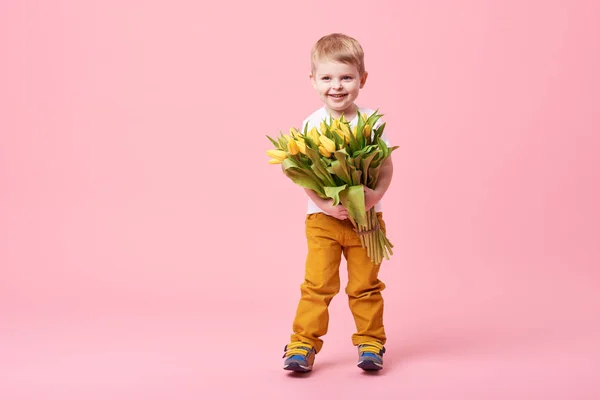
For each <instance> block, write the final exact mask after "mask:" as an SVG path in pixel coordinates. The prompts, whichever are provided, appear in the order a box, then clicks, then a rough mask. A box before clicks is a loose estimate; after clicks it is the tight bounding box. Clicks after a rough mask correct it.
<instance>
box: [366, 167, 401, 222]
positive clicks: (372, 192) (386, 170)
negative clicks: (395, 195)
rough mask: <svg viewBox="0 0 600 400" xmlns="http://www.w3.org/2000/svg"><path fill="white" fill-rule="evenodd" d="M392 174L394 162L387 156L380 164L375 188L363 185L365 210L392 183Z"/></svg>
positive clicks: (369, 207) (379, 198) (372, 204)
mask: <svg viewBox="0 0 600 400" xmlns="http://www.w3.org/2000/svg"><path fill="white" fill-rule="evenodd" d="M393 175H394V164H393V163H392V157H388V158H386V159H385V161H384V162H383V164H381V169H380V170H379V178H377V186H376V187H375V189H369V188H368V187H366V186H365V209H366V210H367V211H368V210H370V209H371V208H372V207H373V206H375V204H377V203H378V202H379V201H380V200H381V199H382V198H383V195H384V194H385V192H387V190H388V188H389V187H390V184H391V183H392V176H393Z"/></svg>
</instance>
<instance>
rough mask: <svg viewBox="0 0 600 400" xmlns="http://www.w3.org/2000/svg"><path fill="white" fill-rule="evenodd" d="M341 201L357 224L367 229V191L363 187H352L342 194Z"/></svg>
mask: <svg viewBox="0 0 600 400" xmlns="http://www.w3.org/2000/svg"><path fill="white" fill-rule="evenodd" d="M340 200H341V202H342V205H343V206H344V207H345V208H346V210H348V214H349V215H350V217H351V218H352V219H353V220H354V221H355V222H356V224H357V225H358V226H360V227H363V228H364V227H366V226H367V211H366V210H365V191H364V188H363V186H362V185H356V186H350V187H349V188H348V189H347V190H344V191H343V192H341V193H340Z"/></svg>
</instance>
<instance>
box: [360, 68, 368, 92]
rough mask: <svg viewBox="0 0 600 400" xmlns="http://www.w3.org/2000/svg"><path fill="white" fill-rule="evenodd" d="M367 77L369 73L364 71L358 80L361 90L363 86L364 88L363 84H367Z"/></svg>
mask: <svg viewBox="0 0 600 400" xmlns="http://www.w3.org/2000/svg"><path fill="white" fill-rule="evenodd" d="M367 76H369V73H368V72H367V71H365V73H364V74H363V76H361V78H360V88H361V89H362V88H363V86H365V83H367Z"/></svg>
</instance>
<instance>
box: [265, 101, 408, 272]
mask: <svg viewBox="0 0 600 400" xmlns="http://www.w3.org/2000/svg"><path fill="white" fill-rule="evenodd" d="M382 116H383V115H381V114H378V112H377V111H375V112H374V113H373V114H371V115H369V116H367V115H366V114H361V113H360V112H358V123H357V124H356V126H355V127H354V128H351V127H350V123H349V122H348V121H346V119H345V118H344V116H343V115H342V116H341V117H340V118H337V119H332V120H331V122H330V123H327V121H326V120H324V121H323V122H321V124H320V127H319V129H317V128H312V129H310V130H308V124H306V125H305V126H304V131H303V132H302V133H301V132H299V131H298V130H297V129H296V128H290V134H289V135H283V134H281V133H280V136H279V137H278V138H277V140H275V139H273V138H271V137H269V136H267V138H268V139H269V140H270V141H271V143H272V144H273V146H275V149H271V150H268V151H267V155H268V156H270V157H271V159H270V160H269V163H270V164H281V166H282V170H283V173H284V174H285V175H286V176H287V177H288V178H290V179H291V180H292V181H293V182H294V183H295V184H297V185H300V186H302V187H304V188H308V189H312V190H313V191H315V192H316V193H317V194H318V195H319V196H320V197H322V198H328V199H331V200H333V205H338V204H340V203H341V204H342V205H343V206H344V207H345V208H346V209H347V210H348V215H349V219H350V221H351V222H352V224H353V226H354V229H355V231H356V232H357V234H358V235H359V237H360V241H361V245H362V246H363V247H364V248H366V249H367V254H368V256H369V258H370V259H371V260H372V261H373V262H374V263H375V264H379V263H381V261H382V260H383V258H384V257H385V258H386V259H388V260H389V256H390V255H392V254H393V252H392V248H393V247H394V246H393V245H392V243H391V242H390V241H389V240H388V238H387V237H386V236H385V234H384V233H383V231H382V230H381V229H380V226H379V222H378V219H377V214H376V212H375V207H372V208H371V209H370V210H366V209H365V197H364V188H363V186H366V187H368V188H371V189H374V188H375V186H376V185H377V179H378V177H379V170H380V167H381V164H382V163H383V162H384V161H385V160H386V159H387V158H388V157H389V156H390V154H391V153H392V151H394V150H395V149H397V148H398V146H394V147H388V146H387V145H386V143H385V142H384V141H383V140H382V139H381V135H382V134H383V131H384V129H385V123H383V124H381V125H379V126H378V127H376V123H377V121H378V120H379V119H380V118H381V117H382Z"/></svg>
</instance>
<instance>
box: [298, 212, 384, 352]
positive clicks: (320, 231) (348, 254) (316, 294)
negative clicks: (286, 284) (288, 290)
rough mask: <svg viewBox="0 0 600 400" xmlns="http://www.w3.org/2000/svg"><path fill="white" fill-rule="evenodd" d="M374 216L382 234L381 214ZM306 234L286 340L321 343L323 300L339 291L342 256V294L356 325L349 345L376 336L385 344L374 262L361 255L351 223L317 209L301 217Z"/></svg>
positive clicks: (317, 346)
mask: <svg viewBox="0 0 600 400" xmlns="http://www.w3.org/2000/svg"><path fill="white" fill-rule="evenodd" d="M377 217H378V219H379V224H380V226H381V229H382V230H383V232H385V223H384V221H383V218H382V214H381V213H377ZM306 238H307V242H308V256H307V258H306V273H305V278H304V283H302V285H301V286H300V292H301V298H300V302H299V304H298V310H297V312H296V317H295V319H294V323H293V331H294V333H293V334H292V336H291V341H292V342H296V341H299V342H305V343H309V344H311V345H312V346H313V347H314V348H315V349H316V351H317V353H318V352H319V351H320V350H321V348H322V347H323V341H322V340H321V339H320V337H321V336H323V335H325V334H326V333H327V327H328V324H329V312H328V307H329V303H330V302H331V299H332V298H333V297H334V296H335V295H336V294H337V293H338V292H339V291H340V275H339V267H340V262H341V260H342V254H343V255H344V258H345V259H346V263H347V265H348V285H347V286H346V294H347V295H348V302H349V305H350V310H351V311H352V315H353V316H354V321H355V323H356V333H355V334H353V335H352V343H353V344H354V345H359V344H361V343H364V342H368V341H373V340H376V341H379V342H381V343H382V344H385V341H386V336H385V330H384V327H383V297H382V296H381V291H382V290H383V289H385V284H384V283H383V282H381V281H380V280H379V278H378V274H379V267H380V265H376V264H374V263H373V262H372V261H371V259H370V258H369V257H368V256H367V250H366V249H364V248H363V247H362V246H361V244H360V238H359V237H358V235H357V234H356V232H355V231H354V228H353V226H352V223H351V222H350V221H349V220H344V221H341V220H338V219H336V218H334V217H331V216H329V215H326V214H323V213H316V214H309V215H307V216H306Z"/></svg>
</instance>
